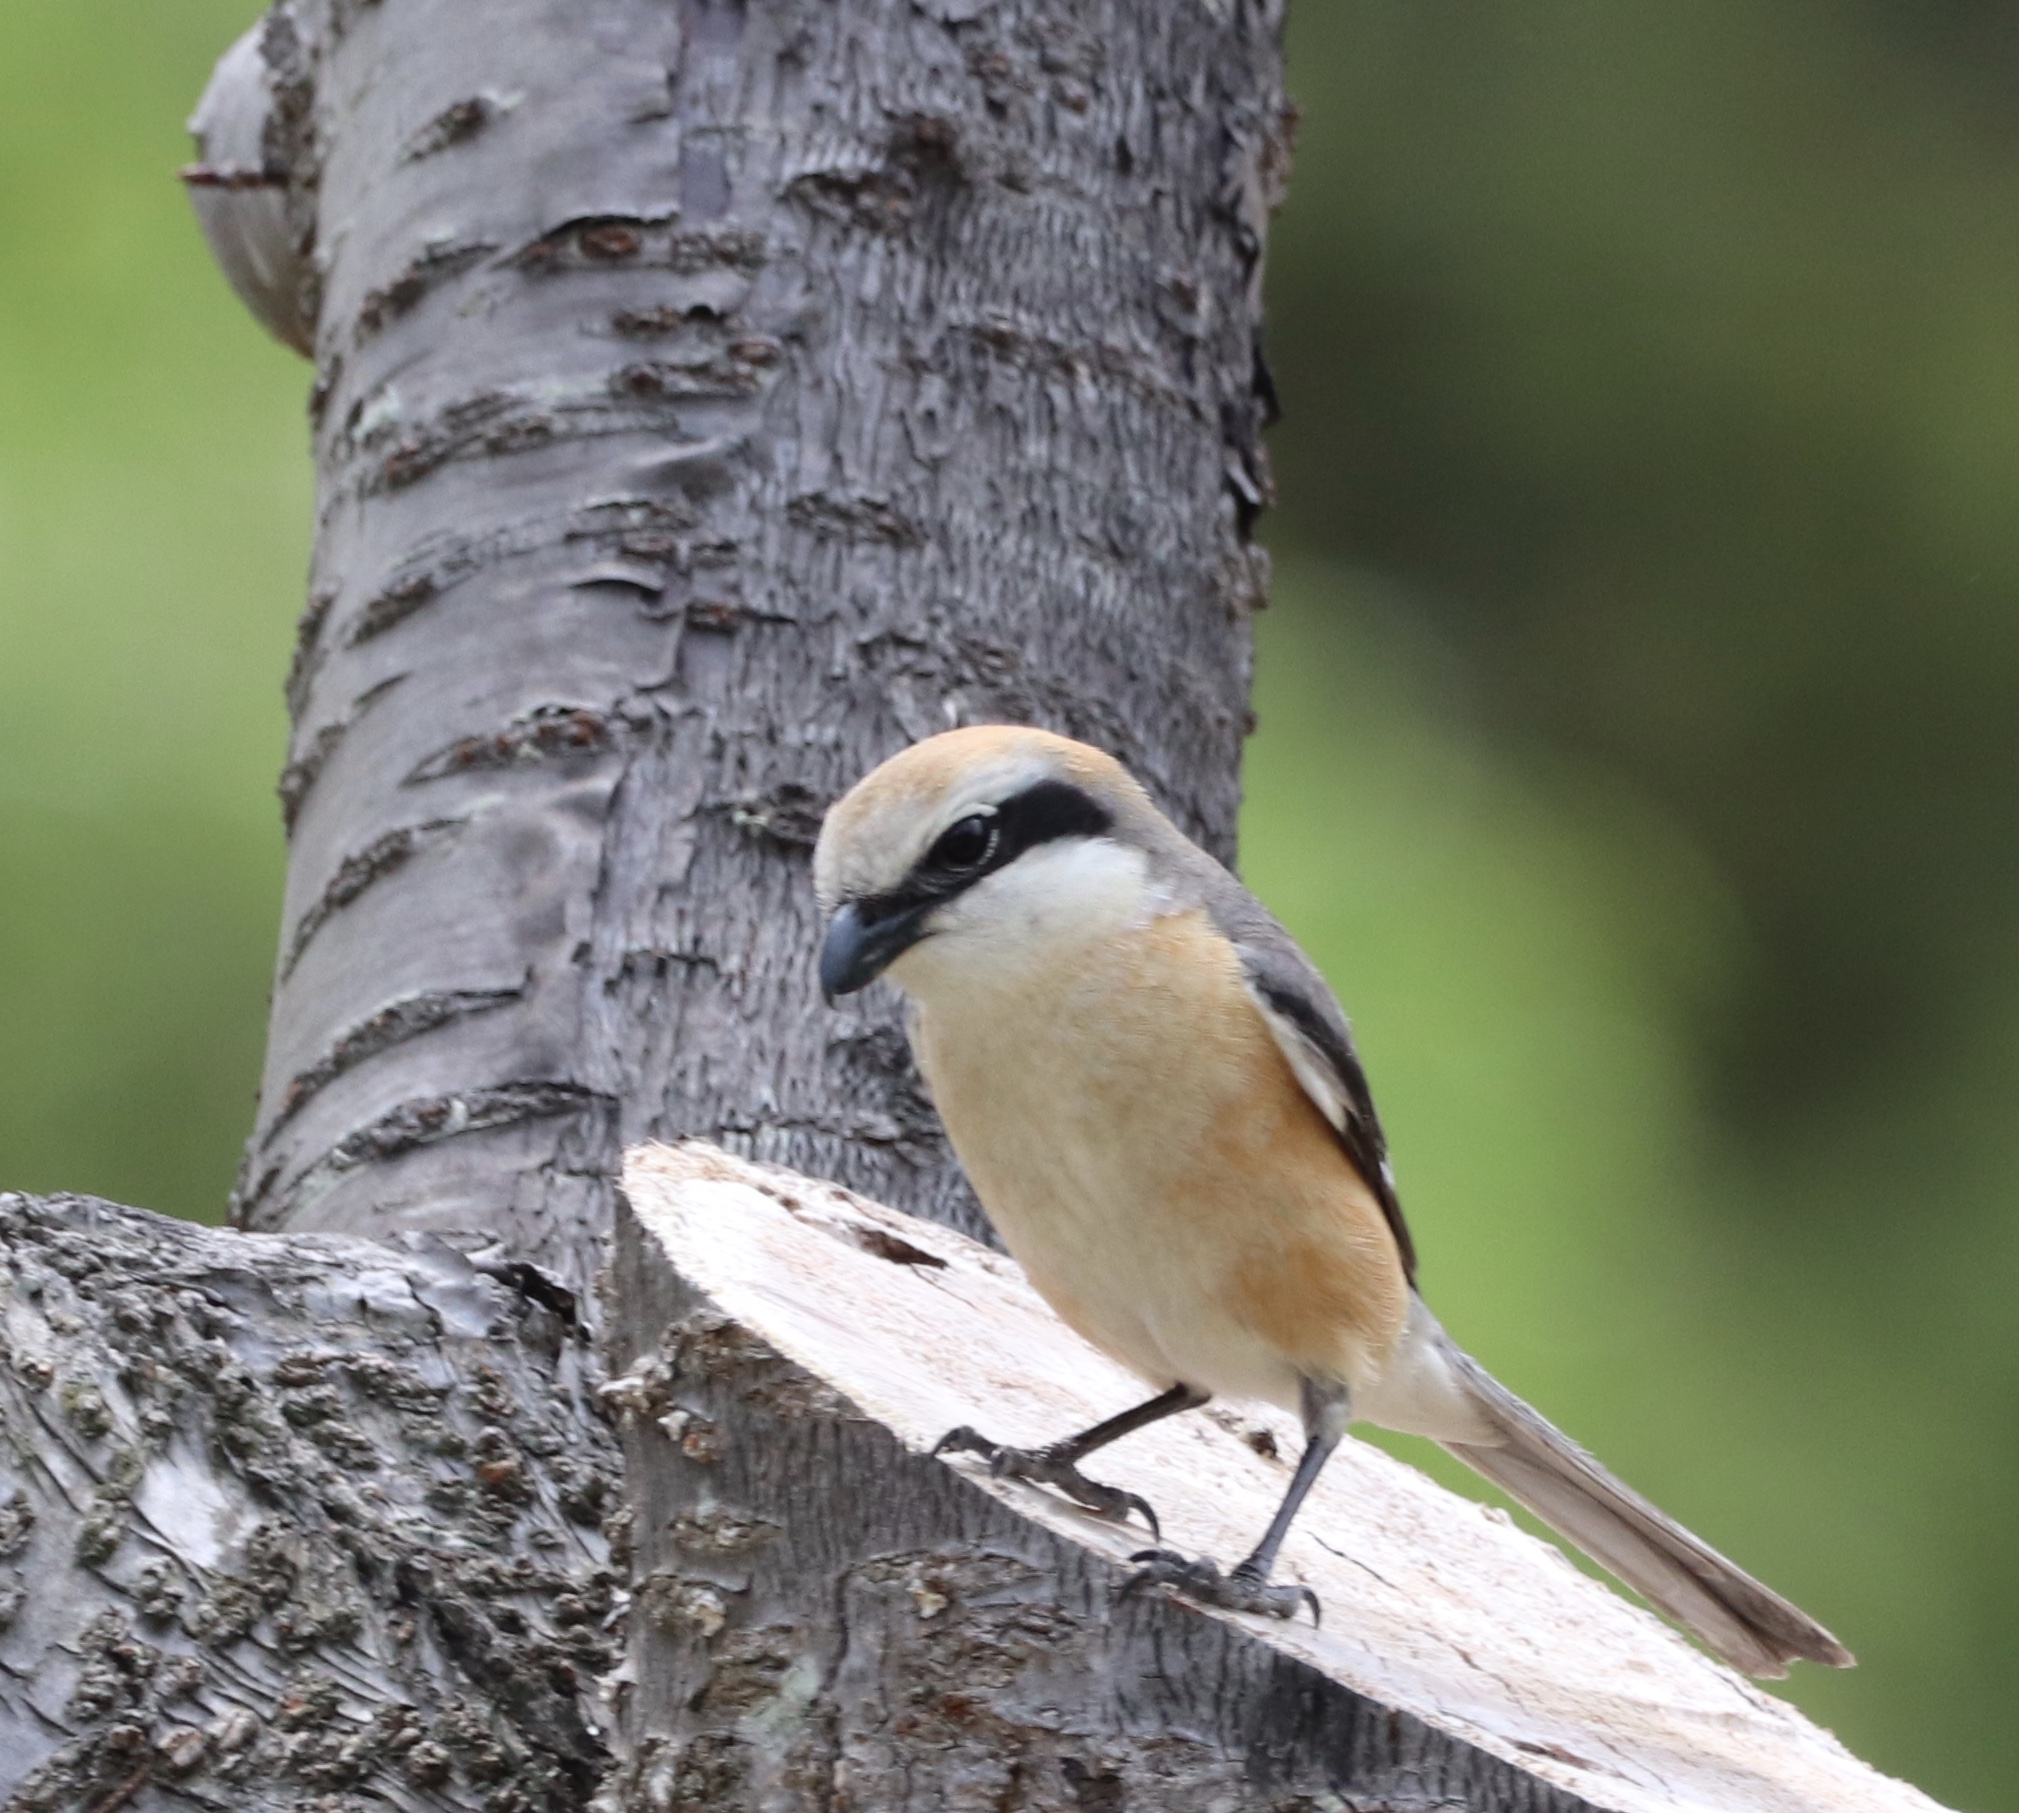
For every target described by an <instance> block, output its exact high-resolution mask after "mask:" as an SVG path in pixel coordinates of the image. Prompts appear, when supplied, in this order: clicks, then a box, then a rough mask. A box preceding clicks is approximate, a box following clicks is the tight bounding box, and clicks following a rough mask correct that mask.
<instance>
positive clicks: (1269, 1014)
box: [1242, 978, 1347, 1133]
mask: <svg viewBox="0 0 2019 1813" xmlns="http://www.w3.org/2000/svg"><path fill="white" fill-rule="evenodd" d="M1242 986H1243V987H1244V988H1246V989H1247V991H1248V999H1249V1000H1251V1001H1252V1002H1254V1003H1255V1011H1256V1012H1257V1013H1258V1014H1260V1015H1261V1016H1262V1024H1263V1025H1264V1026H1266V1027H1268V1029H1269V1036H1270V1037H1271V1038H1272V1039H1274V1040H1275V1041H1276V1049H1277V1050H1278V1051H1280V1052H1281V1053H1282V1054H1283V1056H1284V1057H1285V1058H1287V1059H1288V1060H1289V1063H1290V1068H1291V1070H1292V1071H1293V1072H1294V1073H1295V1075H1296V1078H1297V1081H1298V1083H1299V1084H1301V1085H1302V1087H1303V1090H1304V1093H1305V1094H1306V1095H1308V1096H1309V1097H1310V1098H1311V1100H1312V1102H1313V1103H1314V1104H1316V1106H1317V1109H1318V1112H1319V1113H1320V1114H1322V1115H1323V1116H1324V1117H1325V1118H1326V1119H1327V1120H1328V1121H1330V1122H1331V1123H1332V1127H1333V1130H1334V1131H1335V1132H1338V1133H1344V1132H1345V1131H1346V1115H1347V1101H1346V1091H1345V1090H1344V1089H1343V1088H1342V1087H1341V1086H1340V1082H1339V1078H1338V1075H1337V1073H1336V1072H1335V1071H1334V1070H1333V1068H1332V1066H1331V1063H1330V1062H1329V1061H1328V1060H1327V1058H1326V1056H1325V1054H1324V1053H1323V1052H1322V1051H1320V1050H1319V1049H1318V1047H1317V1046H1316V1045H1314V1044H1313V1043H1312V1042H1311V1041H1310V1040H1309V1039H1307V1038H1306V1037H1305V1036H1304V1034H1303V1032H1302V1031H1301V1030H1300V1029H1299V1028H1298V1026H1297V1023H1296V1022H1295V1021H1294V1020H1292V1019H1291V1018H1290V1017H1289V1016H1288V1015H1287V1014H1280V1013H1278V1012H1277V1011H1276V1010H1275V1009H1274V1008H1273V1007H1271V1006H1270V1005H1269V1003H1268V1002H1267V1001H1265V1000H1263V998H1262V996H1261V993H1260V991H1259V990H1258V989H1257V988H1256V987H1255V985H1254V984H1253V983H1252V982H1249V981H1247V980H1246V979H1245V978H1244V979H1243V982H1242Z"/></svg>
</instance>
